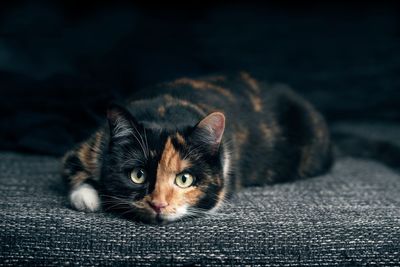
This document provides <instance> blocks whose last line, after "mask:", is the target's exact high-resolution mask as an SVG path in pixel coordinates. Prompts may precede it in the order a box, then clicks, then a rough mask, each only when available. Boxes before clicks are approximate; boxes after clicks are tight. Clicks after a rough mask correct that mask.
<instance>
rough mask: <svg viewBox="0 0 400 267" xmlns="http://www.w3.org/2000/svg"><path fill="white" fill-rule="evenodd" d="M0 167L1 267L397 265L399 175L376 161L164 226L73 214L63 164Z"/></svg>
mask: <svg viewBox="0 0 400 267" xmlns="http://www.w3.org/2000/svg"><path fill="white" fill-rule="evenodd" d="M363 127H364V128H365V127H366V129H364V128H363ZM382 127H383V128H384V130H383V129H382ZM385 127H386V128H385ZM333 128H335V127H333ZM336 129H340V130H342V131H344V130H349V129H350V130H351V129H352V130H354V131H353V132H359V133H361V134H362V133H364V134H365V135H367V136H369V137H371V136H373V137H374V138H380V139H382V138H384V136H385V135H386V136H388V137H390V138H391V139H393V136H400V135H397V133H399V127H397V126H396V127H395V126H393V127H392V126H390V125H389V126H384V125H380V126H379V125H378V126H377V125H372V126H371V125H370V126H367V125H361V126H360V125H359V126H357V127H355V126H354V125H350V124H349V125H346V124H341V125H337V127H336ZM363 129H364V130H363ZM397 141H398V139H397ZM0 170H1V172H0V246H1V250H0V265H1V266H3V265H4V266H7V265H28V266H33V265H46V266H48V265H56V266H60V265H92V266H93V265H120V264H121V265H144V266H154V265H162V266H165V265H166V266H169V265H176V266H192V265H206V266H207V265H209V266H218V265H231V266H233V265H234V266H236V265H237V266H243V265H259V266H261V265H262V266H399V265H400V194H399V192H400V175H399V173H398V172H396V171H394V170H393V169H391V168H388V167H386V166H385V165H383V164H381V163H379V162H377V161H371V160H367V159H358V158H352V157H346V156H342V157H340V158H339V159H338V160H337V161H336V163H335V165H334V167H333V169H332V171H331V172H330V173H328V174H326V175H324V176H320V177H316V178H312V179H308V180H303V181H297V182H293V183H287V184H279V185H274V186H270V187H262V188H248V189H246V190H244V191H242V192H240V193H238V194H237V195H236V196H235V197H234V198H233V199H232V200H231V202H230V204H229V205H228V206H226V207H225V208H224V209H223V210H221V214H219V215H217V216H214V217H209V218H198V219H193V220H187V221H181V222H177V223H173V224H170V225H166V226H150V225H143V224H138V223H135V222H131V221H128V220H125V219H120V218H116V217H113V216H112V215H108V214H104V213H93V214H90V213H83V212H77V211H75V210H72V209H70V208H69V207H68V203H67V199H66V196H65V191H64V188H63V187H62V184H61V180H60V176H59V170H60V163H59V160H58V159H57V158H52V157H45V156H27V155H21V154H14V153H4V152H3V153H1V154H0Z"/></svg>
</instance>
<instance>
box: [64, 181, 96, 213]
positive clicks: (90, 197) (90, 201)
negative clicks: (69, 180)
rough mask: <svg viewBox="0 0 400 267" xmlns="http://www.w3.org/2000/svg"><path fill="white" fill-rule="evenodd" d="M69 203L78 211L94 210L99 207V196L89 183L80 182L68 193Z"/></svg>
mask: <svg viewBox="0 0 400 267" xmlns="http://www.w3.org/2000/svg"><path fill="white" fill-rule="evenodd" d="M69 200H70V202H71V205H72V206H73V207H74V208H75V209H77V210H80V211H89V212H95V211H98V210H99V209H100V197H99V194H98V193H97V191H96V189H94V188H93V187H92V186H91V185H88V184H81V185H80V186H78V187H77V188H75V189H73V190H72V191H71V192H70V194H69Z"/></svg>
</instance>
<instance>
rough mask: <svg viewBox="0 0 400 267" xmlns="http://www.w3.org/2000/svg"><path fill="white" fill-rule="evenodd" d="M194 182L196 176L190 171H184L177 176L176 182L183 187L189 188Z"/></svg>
mask: <svg viewBox="0 0 400 267" xmlns="http://www.w3.org/2000/svg"><path fill="white" fill-rule="evenodd" d="M193 182H194V177H193V176H192V175H191V174H189V173H182V174H179V175H177V176H176V178H175V184H176V185H177V186H179V187H181V188H187V187H189V186H191V185H192V184H193Z"/></svg>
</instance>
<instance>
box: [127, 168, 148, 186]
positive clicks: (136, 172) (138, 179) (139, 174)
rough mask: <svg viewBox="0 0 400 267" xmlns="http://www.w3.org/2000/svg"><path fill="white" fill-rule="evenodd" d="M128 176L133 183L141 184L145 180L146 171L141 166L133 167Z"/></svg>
mask: <svg viewBox="0 0 400 267" xmlns="http://www.w3.org/2000/svg"><path fill="white" fill-rule="evenodd" d="M130 176H131V180H132V182H134V183H135V184H143V183H144V182H145V181H146V171H145V170H144V169H142V168H134V169H133V170H132V171H131V174H130Z"/></svg>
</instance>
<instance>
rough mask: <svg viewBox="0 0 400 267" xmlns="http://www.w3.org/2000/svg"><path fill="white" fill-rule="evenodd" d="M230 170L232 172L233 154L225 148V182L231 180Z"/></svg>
mask: <svg viewBox="0 0 400 267" xmlns="http://www.w3.org/2000/svg"><path fill="white" fill-rule="evenodd" d="M230 170H231V154H230V152H229V150H228V148H226V147H225V149H224V154H223V169H222V173H223V176H224V179H225V181H228V179H229V174H230Z"/></svg>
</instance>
